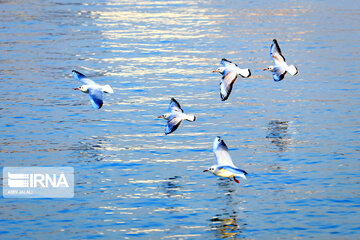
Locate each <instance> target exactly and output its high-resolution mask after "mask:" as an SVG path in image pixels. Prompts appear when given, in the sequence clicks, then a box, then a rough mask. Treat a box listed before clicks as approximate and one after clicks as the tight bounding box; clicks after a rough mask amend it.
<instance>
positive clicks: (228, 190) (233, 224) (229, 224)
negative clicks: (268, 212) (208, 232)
mask: <svg viewBox="0 0 360 240" xmlns="http://www.w3.org/2000/svg"><path fill="white" fill-rule="evenodd" d="M217 185H218V187H219V189H220V191H219V198H221V199H220V201H222V202H223V203H224V204H223V208H222V209H219V210H220V211H221V212H220V213H218V214H216V215H215V216H213V217H212V218H211V220H210V221H211V224H210V227H211V229H212V230H214V233H215V237H216V238H232V239H236V237H240V234H241V233H242V228H244V226H246V225H247V224H246V223H245V222H243V221H242V220H241V219H240V218H239V217H238V212H237V211H236V209H239V206H238V205H239V204H240V203H241V202H240V201H239V200H237V199H236V197H233V195H234V196H237V194H236V186H235V185H234V184H233V182H232V181H230V180H229V179H222V178H220V179H219V181H218V182H217Z"/></svg>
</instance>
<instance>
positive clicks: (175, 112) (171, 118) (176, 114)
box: [158, 98, 196, 135]
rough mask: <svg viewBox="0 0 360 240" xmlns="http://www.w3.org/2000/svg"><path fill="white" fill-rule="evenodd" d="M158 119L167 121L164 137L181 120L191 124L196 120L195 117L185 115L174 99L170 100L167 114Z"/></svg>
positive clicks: (172, 130) (173, 129) (178, 124)
mask: <svg viewBox="0 0 360 240" xmlns="http://www.w3.org/2000/svg"><path fill="white" fill-rule="evenodd" d="M158 118H163V119H166V120H168V121H167V124H166V127H165V135H168V134H170V133H172V132H174V131H175V130H176V129H177V128H178V127H179V126H180V123H181V122H182V120H187V121H190V122H193V121H195V120H196V117H195V115H193V114H185V113H184V111H183V110H182V108H181V107H180V104H179V103H178V101H176V100H175V99H174V98H171V101H170V106H169V112H168V113H165V114H163V115H161V116H159V117H158Z"/></svg>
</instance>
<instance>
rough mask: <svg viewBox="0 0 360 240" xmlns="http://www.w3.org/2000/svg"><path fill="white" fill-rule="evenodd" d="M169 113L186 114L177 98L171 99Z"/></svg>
mask: <svg viewBox="0 0 360 240" xmlns="http://www.w3.org/2000/svg"><path fill="white" fill-rule="evenodd" d="M169 111H170V112H174V111H176V112H184V111H183V110H182V108H181V106H180V103H178V101H176V100H175V98H171V101H170V105H169Z"/></svg>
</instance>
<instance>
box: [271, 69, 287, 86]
mask: <svg viewBox="0 0 360 240" xmlns="http://www.w3.org/2000/svg"><path fill="white" fill-rule="evenodd" d="M285 74H286V70H285V67H282V66H278V67H275V71H274V72H273V79H274V81H275V82H278V81H281V80H283V79H284V77H285Z"/></svg>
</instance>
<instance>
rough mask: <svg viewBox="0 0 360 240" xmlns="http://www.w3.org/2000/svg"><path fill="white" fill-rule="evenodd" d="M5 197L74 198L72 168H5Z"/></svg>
mask: <svg viewBox="0 0 360 240" xmlns="http://www.w3.org/2000/svg"><path fill="white" fill-rule="evenodd" d="M3 177H4V187H3V195H4V197H7V198H10V197H15V198H42V197H46V198H53V197H54V198H69V197H73V196H74V169H73V168H72V167H60V168H55V167H4V168H3Z"/></svg>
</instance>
